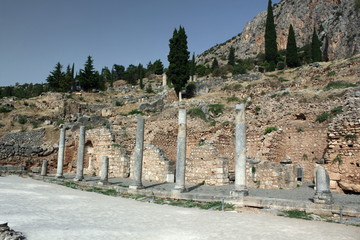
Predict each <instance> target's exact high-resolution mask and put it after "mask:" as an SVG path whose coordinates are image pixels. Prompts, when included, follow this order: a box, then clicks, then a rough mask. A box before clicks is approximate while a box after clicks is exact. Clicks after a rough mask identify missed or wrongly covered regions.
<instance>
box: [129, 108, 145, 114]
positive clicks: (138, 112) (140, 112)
mask: <svg viewBox="0 0 360 240" xmlns="http://www.w3.org/2000/svg"><path fill="white" fill-rule="evenodd" d="M135 114H140V115H144V113H143V112H142V111H139V110H137V109H134V110H131V111H130V112H129V113H128V115H135Z"/></svg>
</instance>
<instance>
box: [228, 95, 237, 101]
mask: <svg viewBox="0 0 360 240" xmlns="http://www.w3.org/2000/svg"><path fill="white" fill-rule="evenodd" d="M226 101H227V102H240V99H239V98H238V97H235V95H232V96H231V97H228V98H227V99H226Z"/></svg>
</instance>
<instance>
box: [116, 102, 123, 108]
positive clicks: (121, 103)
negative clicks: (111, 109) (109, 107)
mask: <svg viewBox="0 0 360 240" xmlns="http://www.w3.org/2000/svg"><path fill="white" fill-rule="evenodd" d="M115 106H117V107H121V106H124V103H123V102H120V101H116V102H115Z"/></svg>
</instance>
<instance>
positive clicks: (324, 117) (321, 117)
mask: <svg viewBox="0 0 360 240" xmlns="http://www.w3.org/2000/svg"><path fill="white" fill-rule="evenodd" d="M330 118H331V114H330V113H328V112H324V113H322V114H320V115H318V116H316V121H317V122H319V123H322V122H325V121H326V120H328V119H330Z"/></svg>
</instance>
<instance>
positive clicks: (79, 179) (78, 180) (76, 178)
mask: <svg viewBox="0 0 360 240" xmlns="http://www.w3.org/2000/svg"><path fill="white" fill-rule="evenodd" d="M73 180H74V181H75V182H80V181H85V179H84V177H75V178H74V179H73Z"/></svg>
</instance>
